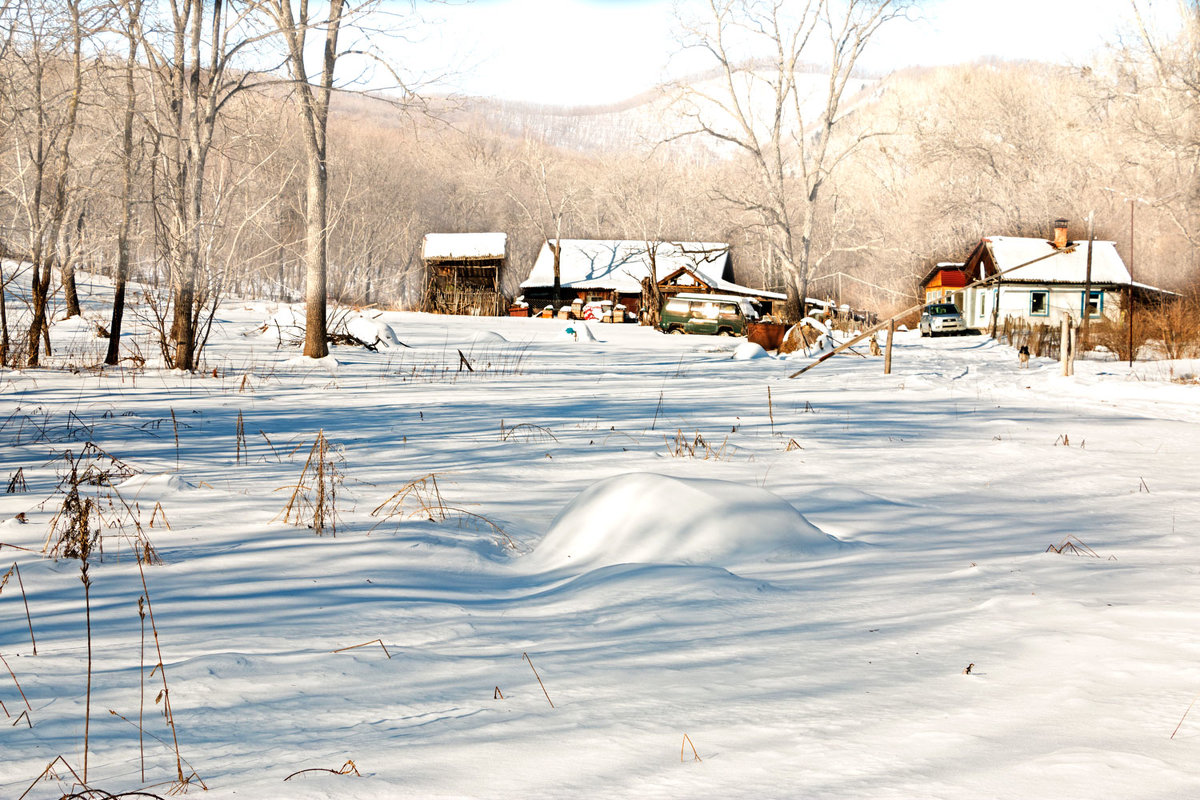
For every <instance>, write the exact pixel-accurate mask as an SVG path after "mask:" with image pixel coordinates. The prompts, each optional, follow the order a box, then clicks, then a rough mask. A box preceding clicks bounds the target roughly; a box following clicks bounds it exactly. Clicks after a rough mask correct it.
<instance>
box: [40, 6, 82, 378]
mask: <svg viewBox="0 0 1200 800" xmlns="http://www.w3.org/2000/svg"><path fill="white" fill-rule="evenodd" d="M80 3H81V0H68V3H67V8H68V11H69V13H70V16H71V51H72V64H71V69H72V73H71V75H72V83H71V94H70V97H69V98H68V100H67V111H66V117H65V119H64V121H63V123H62V130H61V132H60V133H59V134H58V136H57V137H56V138H57V139H58V140H59V141H57V142H56V144H55V146H56V147H57V159H56V162H57V163H56V172H55V175H54V185H53V189H52V191H51V195H50V204H51V207H50V215H49V217H48V218H47V219H46V220H45V225H44V226H43V225H40V224H39V225H35V226H33V227H34V230H33V231H32V232H33V233H34V235H35V237H36V239H35V241H34V246H33V253H32V255H33V268H32V269H31V278H30V282H31V286H30V288H31V293H30V294H31V301H32V303H31V305H32V310H33V320H32V322H31V324H30V327H29V352H28V354H27V356H26V363H27V364H28V365H29V366H31V367H36V366H38V365H39V364H40V363H41V362H40V358H39V352H40V348H39V340H42V339H44V341H45V343H46V352H47V354H49V352H50V324H49V314H48V306H49V300H50V278H51V273H52V271H53V265H54V263H55V261H56V260H57V254H58V237H59V232H60V231H61V230H62V223H63V220H64V219H65V218H66V214H67V196H68V171H69V170H70V166H71V140H72V138H73V137H74V135H75V128H76V122H77V120H78V118H79V101H80V96H81V95H82V93H83V64H82V62H83V29H82V24H81V20H80V13H81V12H80ZM34 58H37V59H38V64H37V67H36V70H37V86H36V92H37V106H38V107H37V111H36V113H37V115H38V144H37V150H38V155H37V159H36V160H37V162H38V164H40V166H39V168H38V171H39V176H38V177H39V184H40V182H41V181H40V178H41V176H42V174H44V169H45V161H46V160H48V155H47V154H46V152H45V145H44V141H45V136H46V132H47V131H46V112H47V110H48V109H47V108H46V104H47V101H48V98H46V97H45V94H44V91H43V80H44V78H45V64H44V61H43V60H42V59H43V55H42V54H37V55H35V56H34ZM35 198H36V199H35V202H36V203H38V204H39V205H40V201H41V187H40V185H39V186H38V187H37V188H36V189H35ZM35 216H36V217H37V218H38V219H39V222H40V209H39V210H36V211H35Z"/></svg>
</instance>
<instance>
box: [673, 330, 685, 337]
mask: <svg viewBox="0 0 1200 800" xmlns="http://www.w3.org/2000/svg"><path fill="white" fill-rule="evenodd" d="M671 333H673V334H675V335H676V336H682V335H683V328H671Z"/></svg>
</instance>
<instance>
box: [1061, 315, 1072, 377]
mask: <svg viewBox="0 0 1200 800" xmlns="http://www.w3.org/2000/svg"><path fill="white" fill-rule="evenodd" d="M1070 326H1071V323H1070V320H1069V318H1068V317H1067V316H1066V315H1065V314H1064V315H1063V318H1062V327H1061V328H1060V331H1059V334H1058V363H1059V365H1060V366H1061V373H1062V376H1063V377H1064V378H1065V377H1066V376H1067V375H1069V374H1070V372H1069V371H1068V370H1069V369H1070V367H1069V366H1068V365H1067V359H1068V357H1069V356H1068V352H1069V350H1070V347H1071V344H1070V343H1071V338H1070V337H1071V334H1070V330H1069V329H1070Z"/></svg>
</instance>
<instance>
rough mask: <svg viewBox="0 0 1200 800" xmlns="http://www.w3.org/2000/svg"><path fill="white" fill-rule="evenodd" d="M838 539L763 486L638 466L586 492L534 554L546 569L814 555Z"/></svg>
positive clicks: (563, 513) (536, 563) (714, 563)
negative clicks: (656, 471)
mask: <svg viewBox="0 0 1200 800" xmlns="http://www.w3.org/2000/svg"><path fill="white" fill-rule="evenodd" d="M840 544H841V542H840V541H839V540H838V539H836V538H834V537H832V536H829V535H828V534H826V533H824V532H822V531H821V530H820V529H819V528H817V527H816V526H815V525H813V524H812V523H810V522H809V521H808V520H807V519H805V518H804V516H803V515H802V514H801V513H800V512H799V511H797V510H796V509H795V508H793V507H792V506H791V505H790V504H789V503H788V502H787V501H785V500H784V499H783V498H781V497H779V496H777V495H774V494H772V493H771V492H768V491H767V490H765V489H759V488H757V487H754V486H743V485H741V484H738V483H730V482H728V481H718V480H702V479H683V478H673V477H670V476H667V475H656V474H654V473H632V474H629V475H618V476H616V477H613V478H607V479H605V480H602V481H600V482H599V483H596V484H594V485H593V486H591V487H589V488H587V489H585V490H583V491H582V492H580V493H579V495H578V496H577V497H576V498H575V499H574V500H572V501H571V502H570V503H568V504H567V505H566V507H565V508H563V510H562V511H561V512H559V515H558V516H557V517H556V518H555V520H554V522H553V523H551V525H550V530H549V531H548V532H547V533H546V536H545V537H544V538H543V539H542V541H541V543H540V544H539V545H538V546H537V548H536V549H535V550H534V552H533V553H532V554H530V555H529V556H528V559H530V561H531V562H532V564H533V565H534V566H535V567H537V568H539V569H543V570H549V569H561V568H571V569H596V568H599V567H605V566H610V565H613V564H628V563H657V564H661V563H682V564H703V565H711V566H727V565H734V564H741V563H746V562H749V561H762V560H764V559H767V558H794V557H798V556H804V555H815V554H818V553H821V552H824V551H829V550H833V549H836V548H837V547H838V546H839V545H840Z"/></svg>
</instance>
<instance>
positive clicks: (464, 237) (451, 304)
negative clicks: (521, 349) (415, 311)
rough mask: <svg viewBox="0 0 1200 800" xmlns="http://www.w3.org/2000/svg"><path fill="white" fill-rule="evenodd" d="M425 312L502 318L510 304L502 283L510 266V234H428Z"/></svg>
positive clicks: (422, 253)
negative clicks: (501, 285)
mask: <svg viewBox="0 0 1200 800" xmlns="http://www.w3.org/2000/svg"><path fill="white" fill-rule="evenodd" d="M421 256H422V259H423V260H424V263H425V296H424V300H423V302H422V305H421V309H422V310H423V311H430V312H434V313H438V314H466V315H471V316H499V315H501V314H503V313H505V310H506V308H507V302H506V301H505V298H504V296H503V295H502V294H501V293H500V281H501V280H502V279H503V275H504V270H505V267H506V265H507V263H508V234H505V233H427V234H425V241H424V245H423V247H422V251H421Z"/></svg>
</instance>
